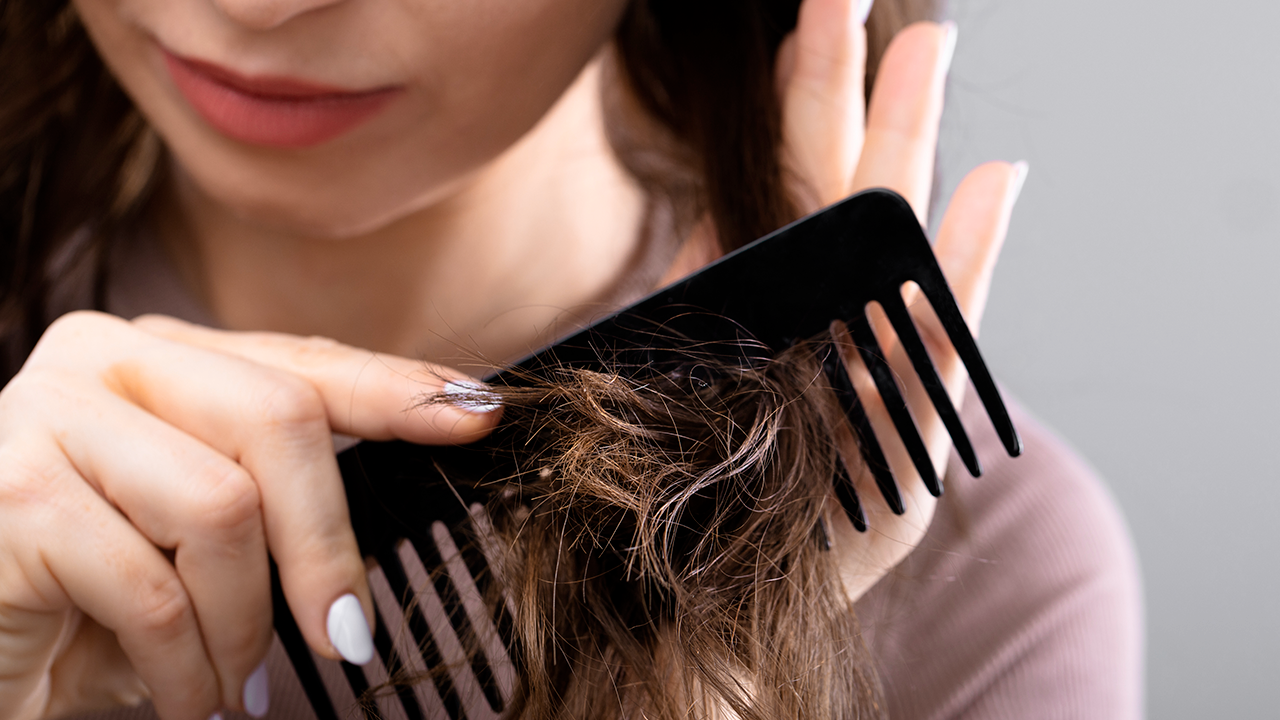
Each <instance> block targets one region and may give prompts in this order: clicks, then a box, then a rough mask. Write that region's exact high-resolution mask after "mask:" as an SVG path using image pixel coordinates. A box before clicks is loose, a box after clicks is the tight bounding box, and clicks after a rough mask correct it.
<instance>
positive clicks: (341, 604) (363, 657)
mask: <svg viewBox="0 0 1280 720" xmlns="http://www.w3.org/2000/svg"><path fill="white" fill-rule="evenodd" d="M446 392H447V391H446ZM328 628H329V642H331V643H333V647H334V649H335V650H337V651H338V654H339V655H341V656H342V659H343V660H346V661H347V662H349V663H351V664H353V665H364V664H365V663H367V662H369V661H370V660H372V659H373V636H372V635H370V634H369V623H368V622H367V621H366V620H365V619H364V610H363V609H361V607H360V601H359V600H357V599H356V596H355V595H352V594H350V593H348V594H346V595H343V596H342V597H340V598H338V599H337V600H334V601H333V604H332V605H330V606H329V622H328Z"/></svg>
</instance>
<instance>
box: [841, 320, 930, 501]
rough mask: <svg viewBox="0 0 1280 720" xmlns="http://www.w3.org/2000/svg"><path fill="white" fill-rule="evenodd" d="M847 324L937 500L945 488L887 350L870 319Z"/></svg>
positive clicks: (902, 436) (904, 439) (891, 416)
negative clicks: (885, 356) (885, 355)
mask: <svg viewBox="0 0 1280 720" xmlns="http://www.w3.org/2000/svg"><path fill="white" fill-rule="evenodd" d="M848 325H849V334H850V335H852V336H853V342H854V344H855V345H857V346H858V354H859V355H861V356H862V362H863V363H865V364H866V366H867V370H868V371H869V372H870V373H871V379H872V380H875V383H876V389H877V390H879V391H880V398H881V399H882V400H884V407H885V410H887V411H888V412H889V418H890V419H892V420H893V426H894V427H895V428H897V430H898V437H899V438H901V439H902V445H903V446H904V447H905V448H906V450H907V454H908V455H909V456H911V462H912V463H913V464H915V466H916V471H917V472H919V473H920V479H921V480H923V481H924V486H925V487H926V488H928V490H929V493H930V494H931V495H933V496H934V497H938V496H939V495H941V494H942V486H941V485H940V484H939V483H938V474H937V472H935V471H934V469H933V460H931V459H930V458H929V451H928V450H927V449H926V448H925V446H924V440H921V439H920V432H919V431H918V430H916V423H915V421H914V420H912V419H911V412H910V411H908V410H907V401H906V400H904V399H903V397H902V393H900V392H898V384H897V382H895V381H894V379H893V369H892V368H890V367H889V363H887V362H885V360H884V351H883V350H881V349H880V343H879V342H877V341H876V336H875V333H873V332H872V331H871V324H870V323H868V322H867V316H866V315H865V314H864V315H860V316H858V317H857V318H854V320H853V321H852V322H850V323H848Z"/></svg>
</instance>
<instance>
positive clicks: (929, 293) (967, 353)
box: [912, 273, 1022, 457]
mask: <svg viewBox="0 0 1280 720" xmlns="http://www.w3.org/2000/svg"><path fill="white" fill-rule="evenodd" d="M912 279H913V280H915V281H916V284H917V285H919V286H920V289H921V290H922V291H923V292H924V294H925V297H927V298H929V304H930V305H933V311H934V312H935V313H937V315H938V319H939V320H940V321H941V322H942V327H943V328H944V329H945V330H946V331H947V337H949V338H951V345H952V347H954V348H955V350H956V354H957V355H959V356H960V360H961V361H962V362H964V367H965V369H966V370H968V371H969V379H970V380H972V381H973V387H974V389H975V390H977V391H978V397H979V398H980V399H981V400H982V405H983V407H985V408H986V409H987V416H988V417H990V418H991V424H992V425H993V426H994V427H995V429H996V435H998V436H999V437H1000V441H1001V442H1002V443H1004V448H1005V450H1006V451H1007V452H1008V453H1009V456H1010V457H1017V456H1019V455H1021V454H1022V438H1021V437H1019V436H1018V431H1017V430H1016V429H1015V428H1014V427H1013V420H1012V419H1010V418H1009V410H1008V409H1007V408H1005V406H1004V400H1002V399H1001V398H1000V391H999V390H997V389H996V382H995V380H993V379H992V378H991V372H990V371H989V370H987V364H986V363H985V362H983V361H982V354H981V353H979V352H978V344H977V343H976V342H974V340H973V335H972V334H971V333H970V332H969V326H968V325H967V324H966V323H965V321H964V315H963V314H961V312H960V307H959V306H958V305H956V300H955V298H954V297H953V296H952V295H951V290H950V289H949V288H948V287H947V281H946V278H944V277H942V276H941V274H940V273H939V274H936V276H935V274H934V273H928V274H926V275H924V276H922V277H919V278H912Z"/></svg>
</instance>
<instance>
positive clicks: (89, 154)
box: [0, 0, 940, 718]
mask: <svg viewBox="0 0 1280 720" xmlns="http://www.w3.org/2000/svg"><path fill="white" fill-rule="evenodd" d="M939 2H940V0H878V1H877V2H876V4H875V7H874V9H873V11H872V14H871V18H870V21H869V23H868V33H869V34H868V38H869V53H868V64H867V81H868V82H867V88H868V92H869V91H870V87H871V85H872V83H873V82H874V78H875V75H876V71H877V68H878V65H879V60H880V57H881V55H882V54H883V52H884V49H885V47H886V46H887V44H888V42H889V39H890V38H891V37H892V36H893V35H894V34H895V33H896V32H897V31H898V30H899V29H901V28H902V27H903V26H905V25H906V24H908V23H909V22H913V21H916V20H922V19H931V18H934V17H936V14H937V11H938V3H939ZM799 4H800V3H799V0H705V1H704V2H700V3H688V2H681V1H680V0H632V2H631V4H630V6H629V7H628V9H627V10H626V12H625V14H624V16H623V19H622V21H621V23H620V24H619V27H618V29H617V32H616V35H615V43H614V47H615V52H614V54H613V63H612V64H611V68H612V71H613V73H614V74H612V75H611V76H610V79H611V80H612V81H613V82H611V83H610V86H611V88H612V89H613V90H616V91H617V92H615V93H613V94H612V95H611V96H610V98H607V101H608V103H607V106H606V107H607V110H609V114H608V115H607V118H608V119H609V120H610V124H609V127H608V130H609V132H610V140H611V142H612V143H613V145H614V148H615V150H616V151H617V154H618V156H619V158H620V160H621V161H622V162H623V164H624V166H626V167H627V169H628V170H629V171H630V172H631V173H632V174H633V175H634V176H635V177H636V178H637V179H638V181H639V182H640V183H641V185H642V187H644V188H645V190H646V191H647V192H648V193H649V194H650V196H651V197H652V198H655V199H656V200H658V201H660V203H662V204H665V207H667V208H668V209H669V210H670V218H671V222H670V224H669V227H667V229H666V232H668V233H670V234H674V235H675V236H683V234H684V233H686V232H687V231H688V230H689V228H690V227H692V225H693V223H694V222H696V221H697V220H698V219H700V218H707V219H708V220H709V221H710V225H711V226H712V227H714V228H715V232H716V237H717V239H718V241H719V242H720V244H721V246H722V248H723V249H725V250H730V249H733V248H736V247H739V246H741V245H743V244H745V243H747V242H749V241H750V240H752V239H754V238H756V237H758V236H761V235H764V234H766V233H768V232H770V231H772V230H774V229H776V228H778V227H780V226H782V225H784V224H786V223H787V222H790V221H791V220H794V219H795V217H796V215H797V210H796V207H797V206H796V203H795V202H794V200H793V199H792V198H791V196H790V195H789V194H788V189H787V188H788V182H787V177H786V175H785V169H784V167H783V165H782V163H781V161H780V158H779V146H780V144H781V109H780V106H779V101H778V98H777V96H776V91H775V81H774V59H775V56H776V53H777V50H778V47H779V45H780V43H781V42H782V40H783V38H784V37H785V36H786V35H787V33H789V32H790V31H791V30H792V29H793V28H794V27H795V24H796V16H797V13H798V9H799ZM0 68H3V69H4V72H3V73H0V98H3V100H2V101H0V372H2V373H3V378H0V380H2V381H4V382H7V380H8V378H10V377H12V375H13V373H14V372H16V371H17V369H18V368H19V367H20V365H21V363H22V362H23V361H24V360H25V358H26V356H27V354H28V353H29V352H30V351H31V349H32V347H34V345H35V343H36V341H37V340H38V339H39V337H40V336H41V334H43V332H44V330H45V328H46V327H47V326H48V324H49V323H50V322H51V321H52V320H53V319H54V318H53V317H51V314H52V313H53V303H52V300H51V296H52V294H53V293H54V291H55V290H56V289H57V288H58V287H62V286H65V285H66V284H67V283H69V282H72V281H73V280H75V281H82V282H84V283H87V284H88V285H89V287H90V288H91V290H92V297H93V299H94V303H95V304H96V305H97V306H98V307H99V308H101V307H102V306H103V305H104V299H105V287H106V268H107V258H108V257H109V255H110V248H111V243H112V242H113V238H116V237H119V236H121V235H122V234H123V233H127V232H130V231H132V230H133V229H134V228H135V227H136V224H137V223H139V222H141V220H142V218H143V217H144V216H145V213H146V210H147V205H148V202H149V200H150V199H151V197H152V194H153V190H154V188H155V187H156V186H157V185H158V184H159V182H160V181H161V180H162V173H163V168H164V163H163V162H162V160H163V157H164V149H163V147H162V145H161V143H160V142H159V140H158V139H157V137H156V135H155V133H154V132H153V131H152V130H151V129H150V128H149V126H148V125H147V123H146V121H145V120H144V119H143V118H142V116H141V115H140V114H139V113H138V111H137V110H136V108H135V107H134V106H133V104H132V102H131V101H130V100H129V98H128V97H127V96H126V95H125V94H124V92H123V91H122V90H121V89H120V87H119V85H118V84H117V83H116V82H115V80H114V79H113V78H112V76H111V74H110V73H109V72H108V71H107V69H106V68H105V67H104V65H103V63H102V61H101V60H100V59H99V57H98V55H97V53H96V52H95V51H94V49H93V47H92V45H91V44H90V41H89V38H88V36H87V34H86V32H85V30H84V28H83V27H82V25H81V24H80V22H79V19H78V18H77V16H76V13H75V11H74V10H73V9H72V7H71V5H70V4H69V3H68V2H46V1H45V0H0ZM607 89H608V88H607ZM77 273H78V274H77ZM696 364H698V366H700V367H703V366H705V367H707V368H710V370H708V371H707V372H709V373H710V377H711V378H712V379H711V380H709V381H708V380H706V379H705V378H702V375H701V374H698V373H695V374H694V375H687V374H685V375H682V374H681V372H680V371H678V369H671V368H668V369H667V370H668V372H660V373H657V374H656V375H653V376H652V377H649V378H648V382H638V381H637V380H635V379H634V378H631V379H628V376H627V375H625V374H618V373H592V372H587V371H568V370H566V371H565V372H564V373H561V374H559V375H555V376H554V377H552V378H551V379H550V380H547V379H546V378H543V379H541V380H539V379H536V378H529V379H528V380H529V382H528V383H527V384H526V385H522V386H521V387H520V388H514V387H512V388H499V389H498V392H499V393H500V395H501V398H500V399H501V401H502V402H503V403H504V404H505V405H506V407H507V410H506V416H505V417H506V420H505V421H504V428H503V429H500V430H499V432H498V435H497V436H496V438H497V439H499V440H500V439H501V438H511V437H521V438H524V441H525V443H526V444H524V445H522V446H520V447H516V446H515V445H511V446H510V447H509V450H510V453H511V457H512V462H514V463H516V464H517V465H518V467H520V468H523V469H522V470H521V471H520V473H519V474H518V480H519V483H518V486H519V487H521V488H523V489H522V493H521V495H520V498H522V500H521V501H520V502H515V501H514V500H511V499H510V498H508V499H506V500H503V499H502V498H501V497H500V499H499V500H497V501H495V505H494V506H493V507H492V508H491V509H490V510H491V514H492V517H493V525H494V528H495V532H496V533H497V534H498V536H499V537H500V538H502V539H504V540H505V542H506V547H509V548H510V553H509V554H508V555H507V556H506V558H505V561H504V563H503V565H502V567H501V575H502V578H503V580H504V583H505V584H506V585H507V587H508V588H509V589H514V592H515V593H516V596H517V597H518V598H519V602H518V603H517V606H518V613H519V622H518V634H517V636H518V639H519V643H518V648H517V650H518V652H517V655H518V663H519V665H520V666H521V668H522V669H523V670H524V671H525V672H523V673H522V679H521V681H520V683H521V684H520V685H519V688H518V692H517V698H516V703H515V705H514V708H515V710H513V713H512V716H513V717H514V716H520V717H529V718H549V717H566V718H567V717H573V718H577V717H583V718H585V717H641V716H645V717H661V718H676V717H690V716H693V717H717V716H719V715H720V714H721V713H722V712H723V711H724V710H728V711H730V712H732V713H736V714H737V715H738V716H740V717H743V718H774V717H788V718H800V717H804V718H853V717H875V716H878V715H880V714H882V711H881V710H880V709H879V708H880V703H879V700H878V697H879V696H878V693H879V691H878V689H877V683H876V680H875V674H874V671H873V670H872V666H871V663H870V660H869V658H868V656H867V654H866V651H865V649H864V648H863V646H862V644H861V641H860V639H859V638H860V636H859V632H858V628H857V624H856V620H855V618H854V614H853V612H852V608H851V606H850V604H849V602H848V600H847V598H845V596H844V595H843V591H842V590H841V589H840V587H839V582H838V576H837V574H836V572H835V569H834V566H833V564H832V559H831V556H830V554H829V553H824V552H823V549H822V546H823V543H822V542H821V541H820V539H815V538H820V536H822V535H823V531H822V529H821V528H822V520H821V513H822V507H823V502H824V500H823V499H824V498H825V497H826V494H827V492H828V490H829V488H830V482H831V477H832V472H833V469H834V467H835V463H837V462H839V457H838V455H839V453H838V452H837V451H836V447H835V446H836V443H835V442H834V441H833V440H832V437H831V431H830V430H828V428H830V427H836V426H837V425H839V417H838V414H837V413H836V411H835V410H833V409H832V406H831V403H830V401H829V399H827V398H828V397H829V393H822V392H816V391H815V389H814V388H820V387H821V385H822V383H821V381H820V380H816V378H820V375H821V373H820V372H818V371H817V370H816V367H817V365H816V364H815V361H814V358H813V353H812V352H811V349H810V348H807V347H799V348H797V349H795V350H794V351H790V352H788V353H787V354H784V356H783V357H781V358H778V359H776V360H775V361H771V362H770V363H767V364H766V365H764V366H762V367H756V368H748V369H743V368H738V367H723V366H718V365H716V363H715V362H714V360H713V359H706V358H703V359H701V360H700V361H699V363H696ZM695 375H696V377H695ZM700 378H702V379H700ZM495 441H496V440H495ZM530 498H532V502H526V501H528V500H530ZM504 503H505V504H504ZM549 581H553V582H549ZM553 609H554V610H553Z"/></svg>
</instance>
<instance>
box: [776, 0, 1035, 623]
mask: <svg viewBox="0 0 1280 720" xmlns="http://www.w3.org/2000/svg"><path fill="white" fill-rule="evenodd" d="M868 1H869V0H805V1H804V3H803V4H802V5H801V8H800V19H799V23H798V25H797V27H796V30H795V31H794V32H793V33H792V34H791V35H790V36H789V37H788V38H787V39H786V40H785V41H784V43H783V45H782V49H781V50H780V52H779V58H778V91H779V93H780V96H781V100H782V109H783V116H782V117H783V153H784V155H783V163H784V167H785V168H786V169H787V170H788V171H789V172H790V174H791V177H792V179H793V182H794V185H793V188H792V189H793V192H794V193H795V195H796V197H797V198H798V199H799V200H800V201H801V203H802V207H801V210H802V211H804V212H806V213H807V212H811V211H814V210H817V209H818V208H820V207H822V206H824V205H827V204H830V203H832V202H835V201H837V200H840V199H842V198H844V197H846V196H847V195H850V194H852V193H856V192H859V191H861V190H865V189H867V188H872V187H884V188H889V189H891V190H894V191H896V192H898V193H899V194H901V195H902V196H903V197H905V198H906V199H907V201H908V202H909V203H910V204H911V207H912V208H914V209H915V212H916V215H917V216H918V217H919V219H920V221H921V224H925V223H926V220H927V218H926V213H927V209H928V207H929V195H930V190H931V188H932V187H933V169H934V163H935V158H936V155H937V145H938V125H939V121H940V119H941V116H942V103H943V90H944V87H945V85H946V77H947V71H948V69H949V66H950V63H951V55H952V52H953V50H954V48H955V38H956V29H955V25H954V24H951V23H946V24H937V23H929V22H922V23H917V24H914V25H911V26H909V27H907V28H905V29H904V30H902V32H900V33H899V34H898V35H897V37H895V38H894V39H893V41H892V43H890V45H889V48H888V50H887V51H886V52H885V54H884V56H883V58H882V60H881V62H880V66H879V69H878V73H877V78H876V83H875V87H874V89H873V93H872V97H871V101H870V104H869V105H868V104H866V103H864V101H863V98H864V87H863V77H864V73H865V64H866V54H867V51H866V48H867V36H866V30H865V29H864V27H863V25H862V15H863V13H861V12H859V10H860V8H861V6H862V4H863V2H868ZM1025 173H1026V165H1025V164H1022V163H1017V164H1009V163H989V164H986V165H983V166H981V167H979V168H977V169H976V170H974V171H973V172H971V173H969V175H968V176H967V177H966V178H965V179H964V180H963V181H962V182H961V183H960V186H959V187H958V188H957V189H956V192H955V195H953V196H952V198H951V204H950V207H948V209H947V212H946V215H945V216H944V217H943V220H942V223H941V226H940V229H939V232H938V237H937V241H936V243H935V245H934V252H935V254H936V255H937V256H938V262H939V264H940V265H941V266H942V270H943V272H944V274H945V275H946V276H947V280H948V281H949V282H950V284H951V289H952V292H953V293H954V294H955V297H956V301H957V303H958V304H959V305H960V309H961V311H962V312H963V313H964V315H965V318H966V320H967V321H968V323H969V328H970V330H971V331H972V332H973V333H974V334H975V335H976V334H977V330H978V324H979V322H980V320H981V318H982V311H983V307H984V305H985V303H986V298H987V291H988V288H989V287H990V284H991V274H992V270H993V268H994V266H995V262H996V257H997V255H998V254H999V252H1000V247H1001V245H1002V244H1003V242H1004V237H1005V233H1006V230H1007V228H1008V224H1009V216H1010V213H1011V212H1012V210H1013V204H1014V201H1015V200H1016V199H1017V194H1018V191H1019V189H1020V188H1021V185H1022V181H1023V179H1024V177H1025ZM913 288H914V286H911V285H909V286H907V287H905V288H904V289H903V296H904V298H905V299H906V301H907V304H908V306H909V307H910V308H911V312H912V316H913V318H914V319H915V321H916V325H917V326H918V327H919V329H920V334H921V337H922V338H923V339H924V341H925V344H926V345H927V346H928V348H929V354H930V355H931V356H932V357H933V359H934V364H935V365H936V366H937V369H938V374H939V375H940V376H941V378H942V380H943V382H944V383H945V384H946V386H947V388H948V391H949V393H950V395H951V398H952V402H953V403H954V404H955V405H956V407H959V406H960V402H961V400H962V399H963V395H964V388H965V379H966V375H965V371H964V366H963V364H962V363H961V362H960V361H959V359H958V357H957V356H956V353H955V351H954V350H953V349H952V347H951V345H950V343H949V342H948V341H947V340H946V333H945V332H944V331H943V330H942V328H941V327H940V326H939V325H938V321H937V318H936V317H935V316H934V315H933V312H932V310H930V309H929V307H928V304H927V303H925V302H920V301H919V298H918V293H917V292H914V291H913ZM877 310H878V309H877ZM871 319H872V321H873V326H874V327H875V330H876V335H877V336H878V337H879V339H880V344H881V346H882V347H883V349H884V351H885V355H886V359H887V360H888V361H889V362H890V364H891V365H892V367H893V369H894V371H895V374H896V375H897V377H898V378H900V379H901V382H902V383H903V385H904V386H905V388H904V390H905V392H904V396H905V397H906V399H907V404H908V406H909V407H910V410H911V414H912V415H913V416H914V418H915V420H916V424H917V426H918V427H919V430H920V434H921V437H922V438H923V439H924V441H925V445H926V446H927V447H928V448H929V453H930V456H931V457H932V459H933V463H934V466H935V468H936V469H937V470H938V475H939V476H941V475H942V471H943V470H944V469H945V467H946V463H947V458H948V456H949V452H950V448H951V441H950V437H949V436H948V435H947V433H946V430H945V428H944V427H943V425H942V422H941V420H940V419H939V417H938V415H937V413H936V412H935V411H934V409H933V406H932V404H931V403H930V401H929V399H928V396H927V394H926V393H925V391H924V388H923V386H922V385H921V384H920V382H919V380H918V378H917V377H916V375H915V372H914V371H913V370H912V369H911V363H910V361H909V360H908V359H907V357H906V356H905V354H904V353H903V352H902V349H901V346H900V345H899V344H898V343H897V339H896V337H895V336H894V335H893V333H892V330H890V329H889V326H888V324H887V323H886V322H885V321H884V319H883V315H882V314H880V313H878V312H875V313H873V314H872V315H871ZM851 349H852V348H851V347H850V348H846V350H851ZM845 357H846V361H847V362H848V366H849V369H850V371H851V372H850V376H851V377H852V378H853V381H854V385H855V387H856V388H857V391H858V395H859V397H860V398H861V400H862V402H863V405H864V407H865V408H866V411H867V415H868V416H869V418H870V420H871V423H872V426H873V427H874V429H875V434H876V437H877V438H878V439H879V441H880V445H881V447H882V448H883V449H884V451H885V455H886V458H887V459H888V461H889V465H890V468H891V469H892V471H893V475H894V477H895V478H896V479H897V481H898V485H899V487H900V488H901V490H902V495H903V501H904V504H905V505H906V513H905V514H903V515H895V514H893V512H892V511H890V510H889V508H888V506H887V504H886V503H885V502H884V500H883V498H882V497H881V496H880V493H879V491H878V490H877V489H876V486H875V482H874V480H873V478H872V477H871V476H870V473H869V472H863V473H861V476H860V477H857V478H855V479H854V483H855V485H856V487H857V490H858V495H859V497H860V498H861V499H862V503H863V507H864V509H865V511H866V514H867V522H868V526H869V530H868V532H866V533H859V532H857V531H856V530H855V529H854V528H853V525H852V523H851V522H850V521H849V519H848V517H847V516H846V515H845V513H844V511H843V509H842V508H841V506H840V504H839V503H838V502H837V501H836V500H835V498H834V494H833V496H832V498H831V500H830V502H829V507H830V519H831V520H832V530H833V534H834V536H835V537H834V538H833V541H834V549H835V551H836V552H837V553H839V558H840V560H839V561H840V563H841V568H842V575H843V578H844V581H845V584H846V588H847V590H848V592H849V595H850V597H851V599H857V598H858V597H860V596H861V595H862V594H863V593H864V592H866V591H867V590H868V589H869V588H870V587H871V586H872V585H873V584H875V582H876V581H877V580H879V579H880V578H881V577H882V576H884V574H885V573H887V572H888V571H889V570H890V569H891V568H892V567H893V566H894V565H896V564H897V563H898V562H900V561H901V560H902V559H903V558H905V557H906V555H907V554H908V553H909V552H910V551H911V550H912V549H913V548H915V546H916V545H917V544H919V542H920V541H921V540H922V539H923V537H924V534H925V531H926V530H928V527H929V523H930V520H931V519H932V517H933V512H934V508H935V506H936V504H937V499H936V498H934V497H933V496H932V495H930V494H929V492H928V491H927V490H926V489H925V487H924V483H923V482H922V481H921V480H920V476H919V473H917V472H916V470H915V468H914V466H913V465H912V463H911V460H910V458H909V457H908V456H907V453H906V451H905V449H904V448H903V446H902V443H901V441H900V440H899V438H898V435H897V432H896V431H895V430H894V429H893V423H892V422H891V421H890V420H889V416H888V413H887V412H886V411H885V407H884V403H883V402H882V401H881V399H880V396H879V394H878V393H877V392H876V390H875V385H874V383H873V382H872V380H871V378H870V376H869V375H868V373H867V371H866V369H865V368H864V367H863V366H862V362H861V360H860V359H859V358H858V357H857V354H856V353H855V352H846V354H845Z"/></svg>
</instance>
